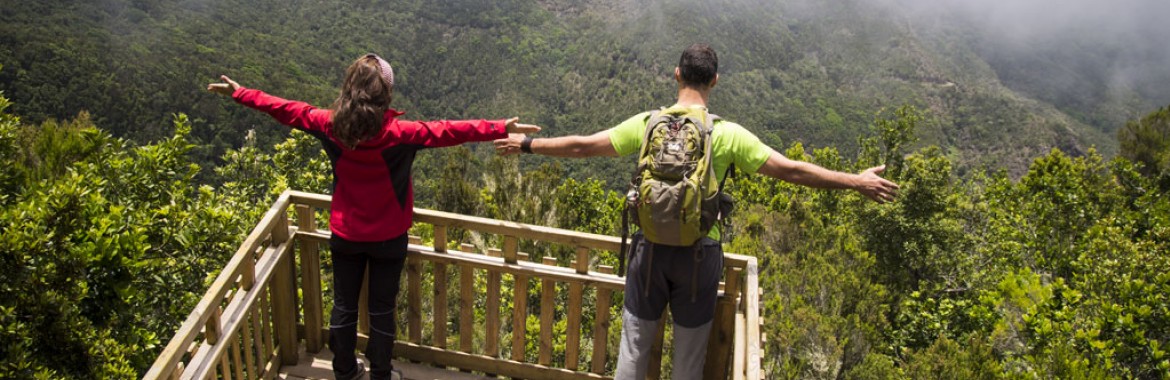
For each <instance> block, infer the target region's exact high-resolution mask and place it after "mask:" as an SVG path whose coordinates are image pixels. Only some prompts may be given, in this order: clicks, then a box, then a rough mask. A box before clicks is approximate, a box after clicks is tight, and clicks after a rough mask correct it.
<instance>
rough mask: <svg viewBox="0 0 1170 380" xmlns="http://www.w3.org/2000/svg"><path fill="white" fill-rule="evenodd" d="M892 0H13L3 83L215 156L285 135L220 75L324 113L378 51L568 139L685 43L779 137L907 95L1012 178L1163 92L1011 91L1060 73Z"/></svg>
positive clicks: (952, 143) (859, 116) (657, 98)
mask: <svg viewBox="0 0 1170 380" xmlns="http://www.w3.org/2000/svg"><path fill="white" fill-rule="evenodd" d="M890 1H894V3H893V5H891V4H886V3H881V2H877V3H874V2H862V1H854V0H844V1H838V2H833V3H832V4H829V3H824V2H814V1H809V0H788V1H783V2H774V1H763V0H717V1H699V0H684V1H664V0H660V1H650V2H645V1H632V0H597V1H583V2H578V1H567V0H545V1H535V2H534V1H522V0H508V1H493V2H482V1H473V0H444V1H422V0H397V1H369V2H360V3H351V2H340V1H270V0H224V1H206V0H203V1H195V0H190V1H165V0H107V1H102V2H99V3H89V2H68V1H50V2H15V1H5V2H3V3H0V7H2V9H4V12H3V13H2V14H0V21H3V26H0V35H2V36H3V37H0V65H3V69H0V90H3V91H4V92H5V94H6V95H7V96H9V97H11V98H12V99H13V100H14V103H15V104H17V108H18V109H16V110H14V111H15V112H17V113H19V114H22V115H27V116H26V117H28V118H31V119H32V121H37V120H40V119H44V118H66V117H71V116H73V115H75V114H76V113H78V112H80V111H82V110H88V111H89V112H90V113H92V114H93V115H94V119H95V120H96V121H98V124H99V125H104V126H108V127H107V128H109V129H111V130H112V131H113V132H114V133H115V134H117V135H121V136H126V137H130V138H133V139H137V140H154V139H157V138H159V137H161V136H166V135H167V134H168V131H167V130H166V129H167V128H168V125H169V123H168V122H167V121H169V120H170V115H171V114H172V113H176V112H184V113H188V114H190V115H192V117H193V118H195V119H197V120H201V121H202V122H201V124H202V126H200V127H199V128H198V129H197V130H196V131H195V132H193V137H194V138H196V139H197V140H198V141H201V142H202V143H203V144H205V148H204V149H203V150H202V151H201V153H200V154H201V155H202V157H203V158H204V159H211V158H212V157H218V156H219V155H218V153H219V152H221V151H222V150H223V149H225V148H226V147H230V146H237V145H238V144H239V143H240V141H241V139H242V136H243V135H244V132H243V129H245V128H251V127H259V128H257V129H258V131H259V132H260V141H261V144H260V146H267V145H270V144H267V143H268V142H271V141H273V140H274V139H275V138H278V137H279V136H281V135H282V134H283V133H284V132H283V130H282V129H280V128H271V127H269V126H270V125H271V124H272V123H271V122H269V121H267V120H265V118H264V117H262V116H260V115H256V114H254V113H251V112H249V111H247V110H243V109H240V107H235V106H233V105H231V104H229V103H227V102H224V101H223V100H222V99H217V98H215V97H213V96H211V95H210V94H206V93H205V92H203V91H202V87H203V85H204V84H205V83H207V82H209V81H212V80H214V79H215V78H216V77H217V76H218V74H220V73H226V74H230V75H232V76H233V78H236V79H237V80H239V81H240V82H241V83H243V84H245V85H248V86H254V87H258V88H262V89H265V90H268V91H270V92H272V93H274V94H278V95H282V96H287V97H290V98H297V99H303V100H307V101H310V102H313V103H315V104H318V105H322V106H325V105H328V104H329V103H330V102H331V100H332V97H333V96H334V94H335V92H336V87H335V86H337V84H338V83H339V82H340V77H341V73H342V72H343V70H344V67H345V66H346V65H347V64H348V63H349V62H351V61H352V59H354V58H356V57H357V56H359V55H361V54H363V53H365V52H377V53H379V54H381V55H383V56H385V57H388V58H389V60H390V61H391V62H392V63H393V64H394V65H395V67H396V71H397V73H398V74H399V78H401V80H400V86H399V89H398V92H397V94H396V95H397V99H396V100H395V106H396V107H397V108H400V109H404V110H407V111H408V114H407V117H410V118H418V119H422V118H463V117H505V116H510V115H520V116H522V117H524V119H525V120H526V121H532V122H537V123H540V124H542V125H544V126H545V127H546V132H544V134H546V135H561V134H568V133H589V132H593V131H597V130H601V129H604V128H607V127H609V126H611V125H614V124H616V123H618V122H620V121H621V120H622V119H623V118H624V117H627V116H629V115H632V114H634V113H637V112H639V111H642V110H646V109H650V108H655V107H659V106H662V105H667V103H669V102H671V101H672V98H673V94H674V84H673V82H672V79H671V72H672V69H673V67H674V65H675V63H676V62H677V59H678V58H677V57H678V53H679V51H681V50H682V48H684V47H685V46H686V45H687V44H690V43H693V42H707V43H710V44H712V45H713V46H714V47H715V48H716V49H717V51H718V52H719V53H720V55H721V64H722V67H721V68H720V71H721V73H722V76H721V80H720V84H719V86H718V87H717V89H716V91H715V93H714V95H713V97H714V99H713V101H712V103H713V104H712V110H713V111H714V112H716V113H719V114H720V115H722V116H724V117H725V118H727V119H730V120H734V121H737V122H739V123H741V124H743V125H745V126H746V127H748V128H749V129H751V130H753V131H755V132H756V133H757V134H759V135H760V136H761V137H762V138H764V140H765V141H766V142H768V143H770V144H773V145H774V146H781V144H788V143H791V142H795V141H801V142H804V143H805V144H807V145H812V146H817V147H820V146H834V147H837V148H838V149H840V150H841V151H843V152H845V153H846V154H849V152H853V151H855V149H856V141H857V137H858V136H860V135H864V134H866V133H868V132H869V127H868V125H869V123H870V122H871V121H872V120H873V118H874V115H875V113H877V112H879V111H880V110H882V109H888V108H895V107H897V106H900V105H903V104H913V105H916V106H917V107H919V108H920V109H925V110H928V112H929V113H928V118H927V120H925V122H924V125H922V126H920V128H919V136H920V138H921V141H920V144H937V145H940V146H943V147H945V148H947V149H948V152H950V153H949V154H950V155H951V156H952V158H954V159H955V160H956V162H957V163H958V167H959V168H960V170H967V169H973V168H981V167H988V168H993V169H1006V170H1008V171H1010V172H1011V173H1014V174H1020V173H1022V172H1023V170H1024V169H1025V168H1026V166H1027V164H1028V162H1029V161H1030V160H1031V159H1032V158H1033V157H1035V156H1037V155H1040V154H1042V153H1044V152H1046V151H1048V150H1049V149H1051V148H1060V149H1062V150H1064V151H1066V152H1069V153H1072V154H1080V153H1082V152H1085V151H1087V150H1088V149H1089V148H1090V147H1093V146H1096V147H1097V148H1098V149H1099V150H1100V151H1102V152H1104V153H1106V154H1107V155H1112V154H1114V153H1115V151H1116V141H1115V139H1114V138H1113V137H1112V131H1113V130H1114V129H1115V128H1116V127H1117V126H1116V125H1113V123H1114V121H1115V120H1118V119H1124V118H1125V117H1126V116H1117V115H1114V114H1113V113H1140V112H1142V111H1143V108H1144V107H1150V104H1151V103H1152V102H1151V99H1154V98H1156V96H1145V97H1142V96H1139V95H1135V94H1134V93H1125V94H1122V95H1124V96H1125V97H1124V98H1123V99H1122V100H1118V101H1110V102H1108V104H1107V106H1102V108H1099V109H1088V110H1083V112H1081V113H1079V114H1076V115H1073V116H1070V115H1068V114H1066V112H1068V110H1069V109H1070V107H1075V106H1076V105H1078V104H1084V103H1085V102H1093V101H1094V99H1097V100H1100V99H1108V98H1110V97H1113V96H1121V95H1117V94H1112V93H1083V92H1081V91H1077V90H1080V89H1082V88H1080V87H1077V88H1072V89H1070V92H1068V93H1059V94H1056V95H1052V96H1041V97H1038V96H1033V95H1030V94H1029V93H1028V92H1018V91H1015V90H1013V88H1048V87H1043V86H1040V85H1036V83H1042V82H1043V79H1035V78H1034V76H1029V75H1014V74H1012V73H1013V71H1010V70H1008V69H1005V68H1004V67H1003V66H1005V65H1006V64H1004V62H1017V61H1011V60H1007V59H1005V58H1004V57H997V56H995V54H996V52H997V51H988V46H989V45H988V44H987V43H986V40H985V39H984V38H983V37H982V35H980V34H978V33H974V32H973V30H975V29H974V28H975V27H974V26H971V25H967V24H964V23H962V22H954V20H952V19H950V18H948V17H946V16H945V15H941V14H935V15H928V16H921V15H912V14H909V13H907V12H903V9H901V8H899V7H897V6H896V5H897V2H896V1H895V0H890ZM989 58H990V60H989ZM1033 63H1035V62H1033ZM997 65H998V66H997ZM1037 65H1039V64H1031V65H1025V66H1026V67H1027V68H1028V69H1029V70H1033V71H1034V70H1036V68H1035V67H1041V68H1042V67H1043V66H1042V65H1040V66H1037ZM1006 66H1010V65H1006ZM1001 73H1007V74H1008V75H1003V74H1001ZM1001 78H1003V80H1001ZM1021 78H1026V79H1027V80H1031V81H1032V82H1031V83H1032V85H1029V84H1028V83H1026V81H1025V80H1024V79H1021ZM1006 80H1014V81H1016V82H1008V83H1005V82H1004V81H1006ZM1021 83H1022V84H1021ZM1089 88H1096V87H1089ZM1053 102H1056V103H1053ZM1089 123H1093V124H1089ZM619 167H620V168H622V169H621V170H613V169H615V168H619ZM568 169H569V172H570V173H571V174H573V175H574V176H598V177H601V178H604V179H606V180H608V181H609V182H611V183H614V182H615V181H621V180H622V178H624V176H621V175H616V176H615V175H612V174H610V175H605V174H598V173H615V172H621V173H624V172H625V171H626V169H625V165H623V164H622V163H621V162H618V161H616V160H612V161H606V160H599V161H597V162H588V163H572V164H570V165H569V166H568Z"/></svg>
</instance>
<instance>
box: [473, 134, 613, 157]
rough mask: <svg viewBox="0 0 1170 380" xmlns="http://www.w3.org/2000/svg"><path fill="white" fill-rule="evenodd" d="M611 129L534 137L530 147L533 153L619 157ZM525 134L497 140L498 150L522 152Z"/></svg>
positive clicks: (512, 152)
mask: <svg viewBox="0 0 1170 380" xmlns="http://www.w3.org/2000/svg"><path fill="white" fill-rule="evenodd" d="M609 133H610V131H609V130H605V131H601V132H597V133H594V134H592V135H589V136H562V137H552V138H543V139H532V141H531V142H530V144H529V147H530V148H531V149H532V153H534V154H541V155H545V156H553V157H596V156H606V157H617V155H618V153H617V150H615V149H614V147H613V143H611V142H610V141H609ZM523 142H524V135H522V134H517V133H512V134H509V135H508V137H507V138H503V139H499V140H496V141H495V144H496V152H499V153H500V154H501V155H509V154H517V153H521V150H520V146H521V144H523Z"/></svg>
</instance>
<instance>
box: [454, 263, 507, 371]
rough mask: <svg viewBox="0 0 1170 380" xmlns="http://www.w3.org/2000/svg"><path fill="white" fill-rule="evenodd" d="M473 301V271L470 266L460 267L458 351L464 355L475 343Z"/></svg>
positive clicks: (474, 296)
mask: <svg viewBox="0 0 1170 380" xmlns="http://www.w3.org/2000/svg"><path fill="white" fill-rule="evenodd" d="M497 292H498V290H497ZM475 299H476V295H475V269H473V268H472V267H471V266H470V265H460V266H459V350H460V351H463V352H466V353H471V351H472V343H473V342H474V341H475V319H474V316H475V313H474V311H475Z"/></svg>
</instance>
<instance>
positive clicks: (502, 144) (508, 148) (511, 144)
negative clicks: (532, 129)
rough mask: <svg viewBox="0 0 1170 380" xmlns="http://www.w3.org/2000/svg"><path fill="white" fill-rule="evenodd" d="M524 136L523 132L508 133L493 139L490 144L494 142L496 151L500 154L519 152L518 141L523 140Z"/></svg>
mask: <svg viewBox="0 0 1170 380" xmlns="http://www.w3.org/2000/svg"><path fill="white" fill-rule="evenodd" d="M524 137H525V134H523V133H509V134H508V137H505V138H502V139H499V140H496V141H493V142H492V144H495V146H496V153H499V154H500V155H501V156H507V155H512V154H519V153H520V143H521V142H524Z"/></svg>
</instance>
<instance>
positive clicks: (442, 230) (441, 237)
mask: <svg viewBox="0 0 1170 380" xmlns="http://www.w3.org/2000/svg"><path fill="white" fill-rule="evenodd" d="M434 227H435V245H434V248H435V252H445V251H447V226H444V225H439V224H436V225H434Z"/></svg>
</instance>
